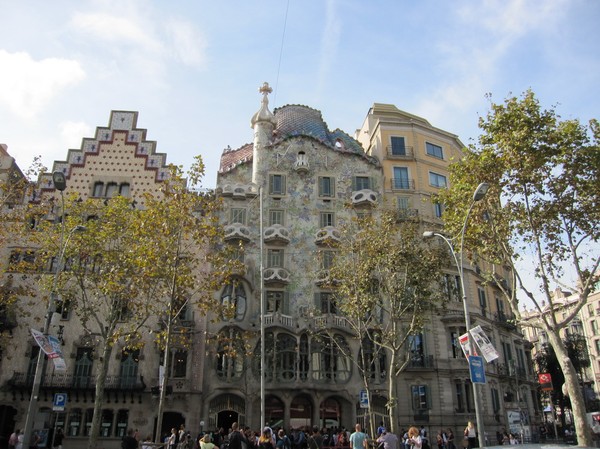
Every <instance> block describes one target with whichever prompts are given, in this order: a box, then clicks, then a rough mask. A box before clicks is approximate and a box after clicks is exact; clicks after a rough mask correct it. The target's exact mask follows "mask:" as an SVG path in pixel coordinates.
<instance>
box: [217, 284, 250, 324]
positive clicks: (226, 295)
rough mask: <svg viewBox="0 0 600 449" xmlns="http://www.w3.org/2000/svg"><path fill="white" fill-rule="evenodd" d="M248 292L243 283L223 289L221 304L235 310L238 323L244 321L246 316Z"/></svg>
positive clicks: (228, 285)
mask: <svg viewBox="0 0 600 449" xmlns="http://www.w3.org/2000/svg"><path fill="white" fill-rule="evenodd" d="M246 303H247V301H246V290H245V289H244V286H243V285H242V283H241V282H236V283H230V284H227V285H226V286H225V288H223V292H222V293H221V304H222V305H224V306H229V307H232V308H233V312H234V318H235V319H236V321H242V320H243V319H244V317H245V316H246Z"/></svg>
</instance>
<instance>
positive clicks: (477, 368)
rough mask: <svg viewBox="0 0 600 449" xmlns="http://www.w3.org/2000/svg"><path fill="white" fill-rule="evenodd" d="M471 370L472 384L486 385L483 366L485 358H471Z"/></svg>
mask: <svg viewBox="0 0 600 449" xmlns="http://www.w3.org/2000/svg"><path fill="white" fill-rule="evenodd" d="M469 370H470V371H471V382H473V383H474V384H484V383H485V369H484V366H483V357H481V356H480V355H472V356H471V357H469Z"/></svg>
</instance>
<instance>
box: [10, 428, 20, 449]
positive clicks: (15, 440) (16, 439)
mask: <svg viewBox="0 0 600 449" xmlns="http://www.w3.org/2000/svg"><path fill="white" fill-rule="evenodd" d="M20 432H21V431H20V430H19V429H17V430H15V431H14V432H13V433H11V434H10V437H9V438H8V449H15V447H16V446H17V443H18V442H19V433H20Z"/></svg>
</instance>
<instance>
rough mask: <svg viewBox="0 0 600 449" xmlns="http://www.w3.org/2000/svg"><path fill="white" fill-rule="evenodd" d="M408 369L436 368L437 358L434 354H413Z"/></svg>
mask: <svg viewBox="0 0 600 449" xmlns="http://www.w3.org/2000/svg"><path fill="white" fill-rule="evenodd" d="M406 369H435V360H434V359H433V356H432V355H422V356H418V357H417V356H413V357H411V359H410V360H409V361H408V365H407V366H406Z"/></svg>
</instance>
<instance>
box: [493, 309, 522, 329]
mask: <svg viewBox="0 0 600 449" xmlns="http://www.w3.org/2000/svg"><path fill="white" fill-rule="evenodd" d="M514 320H515V316H514V315H512V314H510V313H505V312H496V313H494V321H495V322H496V324H498V325H500V326H502V327H504V328H505V329H507V330H515V329H516V328H517V325H516V324H515V321H514Z"/></svg>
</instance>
